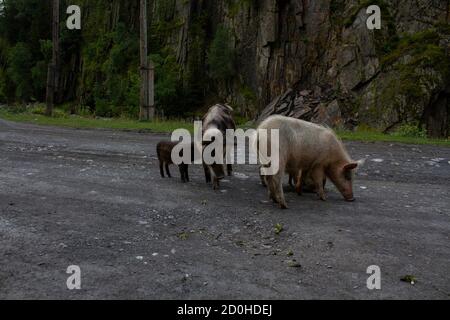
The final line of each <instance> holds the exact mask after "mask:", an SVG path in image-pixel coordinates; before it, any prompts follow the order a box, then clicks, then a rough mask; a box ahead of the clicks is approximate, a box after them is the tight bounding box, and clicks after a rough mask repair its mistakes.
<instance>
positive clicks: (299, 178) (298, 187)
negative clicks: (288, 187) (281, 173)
mask: <svg viewBox="0 0 450 320" xmlns="http://www.w3.org/2000/svg"><path fill="white" fill-rule="evenodd" d="M295 191H296V192H297V194H298V195H299V196H301V195H302V170H300V171H299V172H298V175H297V177H296V184H295Z"/></svg>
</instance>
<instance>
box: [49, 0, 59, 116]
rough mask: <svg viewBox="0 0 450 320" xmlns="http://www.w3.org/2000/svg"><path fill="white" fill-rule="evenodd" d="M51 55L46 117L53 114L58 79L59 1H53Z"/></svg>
mask: <svg viewBox="0 0 450 320" xmlns="http://www.w3.org/2000/svg"><path fill="white" fill-rule="evenodd" d="M52 39H53V55H52V61H51V62H50V64H49V66H48V74H47V97H46V100H47V110H46V115H47V116H51V115H52V114H53V106H54V103H55V96H56V92H57V91H58V79H59V0H53V23H52Z"/></svg>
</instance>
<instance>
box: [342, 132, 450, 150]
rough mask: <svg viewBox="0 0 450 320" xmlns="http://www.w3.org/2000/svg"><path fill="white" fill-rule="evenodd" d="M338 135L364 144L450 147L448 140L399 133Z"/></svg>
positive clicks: (343, 133) (345, 133) (348, 133)
mask: <svg viewBox="0 0 450 320" xmlns="http://www.w3.org/2000/svg"><path fill="white" fill-rule="evenodd" d="M337 134H338V135H339V137H340V138H341V139H342V140H350V141H363V142H396V143H405V144H418V145H438V146H446V147H450V140H448V139H442V140H439V139H429V138H426V137H414V136H410V137H409V136H403V135H401V134H398V133H393V134H384V133H381V132H371V131H355V132H351V131H338V132H337Z"/></svg>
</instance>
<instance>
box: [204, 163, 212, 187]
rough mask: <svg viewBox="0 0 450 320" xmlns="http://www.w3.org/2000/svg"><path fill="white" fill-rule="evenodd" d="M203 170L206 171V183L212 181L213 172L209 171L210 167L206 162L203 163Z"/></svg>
mask: <svg viewBox="0 0 450 320" xmlns="http://www.w3.org/2000/svg"><path fill="white" fill-rule="evenodd" d="M203 170H204V171H205V178H206V183H210V182H211V172H210V171H209V167H208V166H207V165H206V164H203Z"/></svg>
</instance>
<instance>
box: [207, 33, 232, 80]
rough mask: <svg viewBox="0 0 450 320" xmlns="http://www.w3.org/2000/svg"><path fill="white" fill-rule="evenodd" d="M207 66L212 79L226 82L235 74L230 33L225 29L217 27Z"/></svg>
mask: <svg viewBox="0 0 450 320" xmlns="http://www.w3.org/2000/svg"><path fill="white" fill-rule="evenodd" d="M208 65H209V74H210V76H211V78H212V79H215V80H222V81H226V80H228V79H230V78H231V77H232V76H233V75H234V74H235V70H234V52H233V49H232V48H231V39H230V32H229V31H228V29H226V28H225V27H222V26H221V27H219V29H218V30H217V32H216V35H215V37H214V39H213V41H212V43H211V47H210V48H209V52H208Z"/></svg>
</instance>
